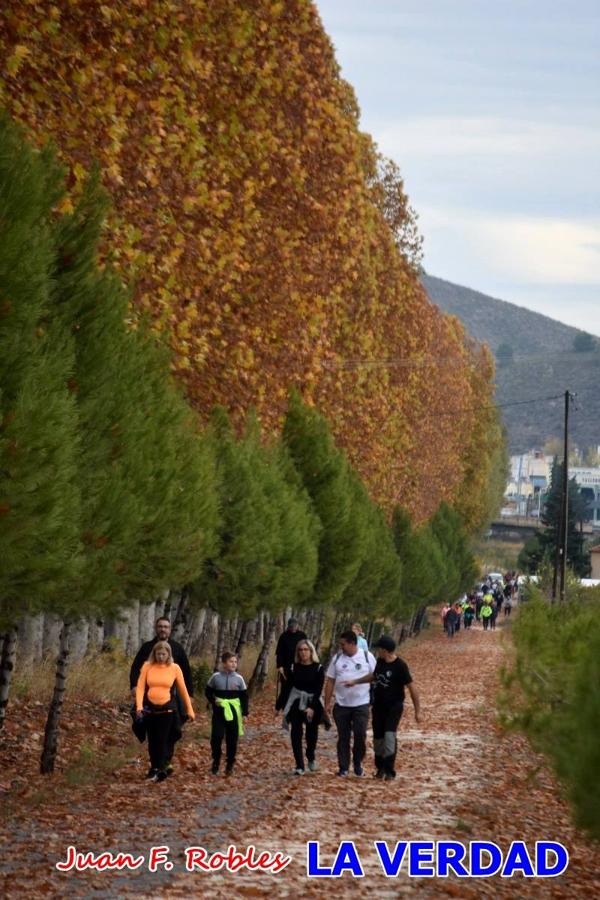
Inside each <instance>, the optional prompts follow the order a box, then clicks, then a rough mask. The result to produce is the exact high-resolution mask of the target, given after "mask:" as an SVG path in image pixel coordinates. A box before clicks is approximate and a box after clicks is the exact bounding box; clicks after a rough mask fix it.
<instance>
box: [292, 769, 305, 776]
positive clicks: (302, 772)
mask: <svg viewBox="0 0 600 900" xmlns="http://www.w3.org/2000/svg"><path fill="white" fill-rule="evenodd" d="M292 775H304V769H294V771H293V772H292Z"/></svg>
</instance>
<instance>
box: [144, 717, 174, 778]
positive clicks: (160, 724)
mask: <svg viewBox="0 0 600 900" xmlns="http://www.w3.org/2000/svg"><path fill="white" fill-rule="evenodd" d="M173 722H174V713H172V712H165V713H149V714H148V716H147V719H146V733H147V735H148V751H149V753H150V765H151V766H152V768H153V769H164V768H165V766H166V765H167V764H168V763H169V762H170V761H171V757H172V756H173V740H172V734H173Z"/></svg>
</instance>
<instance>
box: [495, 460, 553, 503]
mask: <svg viewBox="0 0 600 900" xmlns="http://www.w3.org/2000/svg"><path fill="white" fill-rule="evenodd" d="M551 470H552V457H550V456H546V455H545V454H544V452H543V451H542V450H530V451H529V452H528V453H521V454H519V455H518V456H511V458H510V481H509V482H508V484H507V486H506V492H505V495H504V496H505V497H506V498H507V500H509V501H511V502H512V503H513V504H514V506H515V513H516V514H517V515H519V516H531V515H539V514H540V510H541V507H542V505H543V501H542V497H543V495H544V494H545V493H546V490H547V488H548V485H549V484H550V472H551Z"/></svg>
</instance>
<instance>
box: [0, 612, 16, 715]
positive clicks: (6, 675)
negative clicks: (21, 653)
mask: <svg viewBox="0 0 600 900" xmlns="http://www.w3.org/2000/svg"><path fill="white" fill-rule="evenodd" d="M16 661H17V629H16V628H9V629H8V631H7V632H6V633H5V634H4V635H3V636H2V656H1V658H0V730H1V729H2V728H3V726H4V720H5V718H6V710H7V708H8V697H9V694H10V684H11V681H12V677H13V672H14V671H15V663H16Z"/></svg>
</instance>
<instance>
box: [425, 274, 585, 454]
mask: <svg viewBox="0 0 600 900" xmlns="http://www.w3.org/2000/svg"><path fill="white" fill-rule="evenodd" d="M422 283H423V286H424V287H425V290H426V291H427V293H428V294H429V297H430V299H431V300H432V301H433V302H434V303H435V304H437V306H439V307H440V309H442V310H443V311H444V312H447V313H450V314H451V315H454V316H457V317H458V318H459V319H460V320H461V322H462V323H463V324H464V326H465V328H466V329H467V331H468V332H469V333H470V334H471V335H472V336H473V337H474V338H476V339H477V340H478V341H484V342H486V343H487V344H488V345H489V346H490V348H491V349H492V351H494V352H495V351H496V350H497V349H498V346H499V345H500V344H502V343H508V344H510V345H511V347H512V348H513V352H514V358H513V361H512V363H511V364H510V365H508V366H505V367H501V366H497V369H496V384H497V391H496V397H497V400H498V403H500V404H503V403H511V402H514V401H517V400H526V399H527V398H528V397H546V396H551V395H553V394H562V393H564V391H565V390H566V389H569V390H571V391H573V392H575V393H576V394H577V395H578V396H577V404H576V405H577V407H578V409H576V410H574V411H573V415H572V419H571V424H572V427H571V435H572V437H573V440H574V442H575V443H576V444H577V445H578V446H579V447H582V448H583V447H588V446H596V445H597V444H599V443H600V392H599V391H598V379H599V378H600V347H598V349H596V350H595V351H593V352H590V353H575V352H574V351H573V340H574V338H575V337H576V335H577V334H578V333H579V332H578V330H577V329H576V328H571V327H570V326H568V325H563V324H562V322H556V321H555V320H554V319H550V318H548V317H547V316H543V315H541V314H540V313H536V312H531V311H530V310H528V309H524V308H523V307H520V306H516V305H515V304H514V303H507V302H506V301H504V300H498V299H496V298H495V297H488V296H487V295H486V294H481V293H479V292H478V291H474V290H471V289H470V288H466V287H462V286H461V285H457V284H452V283H451V282H449V281H443V280H442V279H441V278H434V277H433V276H431V275H425V274H424V275H423V276H422ZM563 408H564V404H563V401H562V399H559V400H553V401H548V402H543V403H537V404H531V405H529V404H527V405H523V406H512V407H507V408H505V409H503V416H504V421H505V423H506V426H507V428H508V435H509V447H510V451H511V452H512V453H519V452H521V451H524V450H527V449H529V448H531V447H540V446H542V445H543V444H544V442H545V441H546V440H547V439H548V438H551V437H557V436H561V435H562V432H563Z"/></svg>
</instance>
